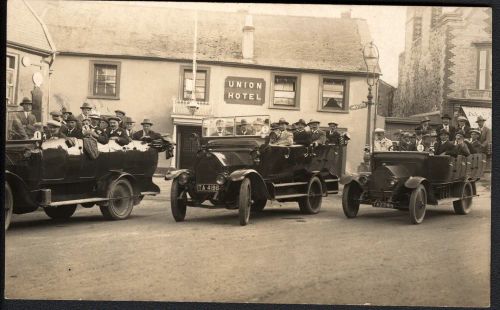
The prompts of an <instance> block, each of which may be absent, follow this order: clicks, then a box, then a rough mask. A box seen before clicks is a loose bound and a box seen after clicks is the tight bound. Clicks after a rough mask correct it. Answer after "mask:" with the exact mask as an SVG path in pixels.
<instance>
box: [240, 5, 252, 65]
mask: <svg viewBox="0 0 500 310" xmlns="http://www.w3.org/2000/svg"><path fill="white" fill-rule="evenodd" d="M254 30H255V27H254V26H253V18H252V15H250V14H248V13H247V15H246V16H245V26H243V42H242V44H241V53H242V55H243V61H244V62H249V63H251V62H253V48H254V44H253V43H254V40H253V33H254Z"/></svg>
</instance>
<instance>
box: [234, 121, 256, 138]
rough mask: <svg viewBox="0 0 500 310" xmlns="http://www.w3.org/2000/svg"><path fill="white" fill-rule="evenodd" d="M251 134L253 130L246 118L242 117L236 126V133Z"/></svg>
mask: <svg viewBox="0 0 500 310" xmlns="http://www.w3.org/2000/svg"><path fill="white" fill-rule="evenodd" d="M253 134H254V132H253V129H252V126H250V124H249V123H248V122H247V120H246V119H244V118H243V119H241V121H240V125H239V126H238V128H237V130H236V135H239V136H251V135H253Z"/></svg>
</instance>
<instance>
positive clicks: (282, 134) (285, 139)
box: [271, 118, 293, 146]
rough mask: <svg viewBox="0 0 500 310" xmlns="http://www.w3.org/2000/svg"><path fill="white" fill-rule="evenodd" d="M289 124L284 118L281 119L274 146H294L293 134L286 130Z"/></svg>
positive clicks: (273, 142)
mask: <svg viewBox="0 0 500 310" xmlns="http://www.w3.org/2000/svg"><path fill="white" fill-rule="evenodd" d="M288 124H289V123H288V122H287V121H286V120H285V119H284V118H280V120H279V121H278V129H276V130H275V131H274V132H275V133H276V138H275V141H272V142H271V144H273V145H283V146H289V145H292V144H293V134H292V133H291V132H289V131H287V130H286V127H287V126H288Z"/></svg>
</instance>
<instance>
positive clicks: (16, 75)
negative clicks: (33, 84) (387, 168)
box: [5, 53, 19, 106]
mask: <svg viewBox="0 0 500 310" xmlns="http://www.w3.org/2000/svg"><path fill="white" fill-rule="evenodd" d="M7 57H13V58H14V69H13V72H14V73H13V77H14V82H13V83H12V87H13V90H12V98H9V99H10V101H9V103H8V104H7V102H6V106H16V105H17V88H18V83H19V54H14V53H6V55H5V61H6V62H7ZM6 67H7V63H6ZM5 70H6V71H5V87H6V88H7V70H8V69H7V68H5ZM6 97H7V96H6ZM6 99H7V98H6Z"/></svg>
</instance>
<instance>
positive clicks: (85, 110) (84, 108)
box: [66, 102, 92, 127]
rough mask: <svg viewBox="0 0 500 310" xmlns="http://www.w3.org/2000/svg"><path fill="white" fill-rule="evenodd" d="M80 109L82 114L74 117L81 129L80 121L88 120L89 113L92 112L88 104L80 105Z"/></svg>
mask: <svg viewBox="0 0 500 310" xmlns="http://www.w3.org/2000/svg"><path fill="white" fill-rule="evenodd" d="M80 109H81V110H82V113H81V114H80V115H78V116H77V117H76V120H77V122H78V126H80V127H81V126H82V121H83V120H84V119H85V118H89V116H90V111H91V110H92V106H91V105H90V103H88V102H84V103H83V104H82V106H81V107H80ZM66 122H67V120H66Z"/></svg>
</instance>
